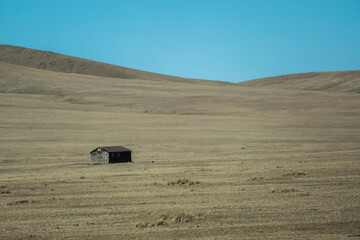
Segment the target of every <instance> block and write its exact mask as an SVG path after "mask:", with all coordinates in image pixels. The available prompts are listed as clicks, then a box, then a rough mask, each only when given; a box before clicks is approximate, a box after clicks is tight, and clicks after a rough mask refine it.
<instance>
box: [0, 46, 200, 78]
mask: <svg viewBox="0 0 360 240" xmlns="http://www.w3.org/2000/svg"><path fill="white" fill-rule="evenodd" d="M0 61H1V62H5V63H11V64H15V65H19V66H25V67H32V68H37V69H42V70H48V71H55V72H64V73H77V74H84V75H93V76H100V77H110V78H122V79H147V80H164V81H184V82H198V80H195V79H187V78H180V77H174V76H168V75H163V74H156V73H151V72H146V71H141V70H135V69H131V68H126V67H120V66H116V65H112V64H106V63H101V62H96V61H91V60H87V59H82V58H77V57H71V56H67V55H63V54H59V53H54V52H49V51H41V50H36V49H30V48H24V47H17V46H12V45H0Z"/></svg>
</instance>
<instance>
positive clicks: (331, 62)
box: [0, 0, 360, 82]
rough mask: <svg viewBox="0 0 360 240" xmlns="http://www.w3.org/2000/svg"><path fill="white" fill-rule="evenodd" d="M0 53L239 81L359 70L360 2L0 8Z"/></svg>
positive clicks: (9, 2) (15, 0) (79, 3)
mask: <svg viewBox="0 0 360 240" xmlns="http://www.w3.org/2000/svg"><path fill="white" fill-rule="evenodd" d="M0 44H10V45H17V46H23V47H29V48H35V49H41V50H47V51H53V52H58V53H63V54H68V55H71V56H76V57H81V58H87V59H92V60H96V61H101V62H106V63H112V64H116V65H120V66H125V67H130V68H135V69H141V70H146V71H151V72H157V73H163V74H169V75H175V76H181V77H192V78H202V79H211V80H223V81H231V82H240V81H244V80H250V79H255V78H262V77H269V76H275V75H283V74H291V73H301V72H314V71H338V70H359V69H360V0H336V1H335V0H247V1H245V0H243V1H242V0H237V1H236V0H234V1H232V0H217V1H214V0H128V1H121V0H118V1H116V0H112V1H111V0H99V1H95V0H87V1H84V0H72V1H70V0H42V1H40V0H32V1H31V0H23V1H19V0H0Z"/></svg>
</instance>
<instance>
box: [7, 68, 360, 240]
mask: <svg viewBox="0 0 360 240" xmlns="http://www.w3.org/2000/svg"><path fill="white" fill-rule="evenodd" d="M0 92H1V93H0V142H1V144H0V213H1V214H0V221H1V224H0V236H1V237H0V238H1V239H181V238H187V239H265V238H266V239H359V238H360V149H359V144H360V108H359V106H360V98H359V94H355V93H339V92H323V91H304V90H302V91H298V90H280V89H275V88H252V87H243V86H238V85H235V84H227V83H217V82H206V81H204V82H203V83H199V82H191V81H188V82H181V81H165V80H151V81H148V80H136V79H116V78H103V77H94V76H85V75H77V74H70V73H55V72H48V71H43V70H37V69H32V68H26V67H19V66H15V65H11V64H5V63H0ZM102 145H125V146H126V147H128V148H130V149H132V150H133V160H134V163H126V164H112V165H90V164H89V162H90V154H89V152H90V151H91V150H93V149H94V148H96V147H98V146H102Z"/></svg>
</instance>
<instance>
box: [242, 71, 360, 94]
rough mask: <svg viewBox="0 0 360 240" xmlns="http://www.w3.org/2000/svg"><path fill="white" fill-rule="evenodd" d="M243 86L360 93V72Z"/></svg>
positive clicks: (270, 79) (301, 75) (281, 78)
mask: <svg viewBox="0 0 360 240" xmlns="http://www.w3.org/2000/svg"><path fill="white" fill-rule="evenodd" d="M239 84H240V85H241V86H250V87H270V88H281V89H293V90H314V91H333V92H353V93H360V71H359V70H356V71H336V72H312V73H299V74H290V75H282V76H275V77H268V78H260V79H255V80H250V81H245V82H241V83H239Z"/></svg>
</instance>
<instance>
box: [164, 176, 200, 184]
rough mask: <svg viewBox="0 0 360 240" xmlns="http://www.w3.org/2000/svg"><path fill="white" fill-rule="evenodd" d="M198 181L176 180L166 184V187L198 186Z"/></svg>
mask: <svg viewBox="0 0 360 240" xmlns="http://www.w3.org/2000/svg"><path fill="white" fill-rule="evenodd" d="M199 183H200V182H198V181H190V180H189V179H181V178H179V179H176V180H173V181H170V182H168V183H167V185H179V186H191V185H196V184H199Z"/></svg>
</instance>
